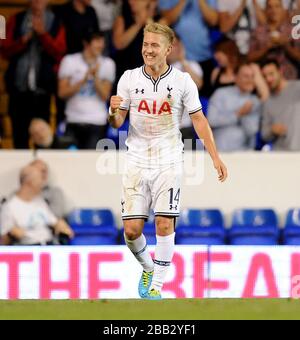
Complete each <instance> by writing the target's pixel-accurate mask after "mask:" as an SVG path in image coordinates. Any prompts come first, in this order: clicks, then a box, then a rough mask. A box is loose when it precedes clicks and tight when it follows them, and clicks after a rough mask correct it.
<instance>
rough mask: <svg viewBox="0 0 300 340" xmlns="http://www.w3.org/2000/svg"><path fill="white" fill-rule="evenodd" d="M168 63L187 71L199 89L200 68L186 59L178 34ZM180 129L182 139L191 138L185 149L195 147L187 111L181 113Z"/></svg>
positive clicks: (201, 82)
mask: <svg viewBox="0 0 300 340" xmlns="http://www.w3.org/2000/svg"><path fill="white" fill-rule="evenodd" d="M168 63H169V64H171V65H172V66H173V67H175V68H178V69H179V70H181V71H182V72H187V73H189V75H190V76H191V77H192V79H193V80H194V82H195V84H196V85H197V87H198V90H200V89H201V87H202V85H203V78H202V77H203V71H202V68H201V66H200V65H199V64H198V63H197V62H196V61H194V60H187V59H186V53H185V47H184V45H183V43H182V41H181V39H180V37H179V36H178V35H176V39H175V42H174V44H173V48H172V51H171V53H170V54H169V56H168ZM180 130H181V134H182V138H183V141H184V140H187V139H189V140H192V145H188V143H185V149H189V148H190V146H192V147H193V148H194V149H195V133H194V128H193V125H192V121H191V117H190V115H189V114H188V112H184V113H183V115H182V120H181V129H180Z"/></svg>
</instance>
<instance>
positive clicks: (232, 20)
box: [220, 0, 246, 33]
mask: <svg viewBox="0 0 300 340" xmlns="http://www.w3.org/2000/svg"><path fill="white" fill-rule="evenodd" d="M245 6H246V0H243V1H242V3H241V5H240V6H239V7H238V8H237V9H236V10H235V11H234V12H233V13H232V14H230V13H229V12H220V30H221V32H222V33H228V32H230V31H231V30H232V29H233V28H234V26H235V25H236V24H237V23H238V21H239V19H240V17H241V16H242V14H243V11H244V9H245Z"/></svg>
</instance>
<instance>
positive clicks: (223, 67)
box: [211, 38, 241, 92]
mask: <svg viewBox="0 0 300 340" xmlns="http://www.w3.org/2000/svg"><path fill="white" fill-rule="evenodd" d="M215 59H216V61H217V63H218V66H217V67H216V68H215V69H214V70H213V73H212V77H211V84H212V90H213V92H214V91H216V90H217V89H219V88H221V87H225V86H234V85H235V74H236V70H237V68H238V66H239V64H240V62H241V55H240V53H239V49H238V48H237V46H236V44H235V42H234V41H233V40H230V39H227V38H225V39H223V40H221V41H220V42H218V43H217V45H216V46H215Z"/></svg>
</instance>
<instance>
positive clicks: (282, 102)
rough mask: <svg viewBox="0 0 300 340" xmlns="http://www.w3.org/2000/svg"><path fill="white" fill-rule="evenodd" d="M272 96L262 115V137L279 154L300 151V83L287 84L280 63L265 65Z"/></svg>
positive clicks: (273, 62)
mask: <svg viewBox="0 0 300 340" xmlns="http://www.w3.org/2000/svg"><path fill="white" fill-rule="evenodd" d="M262 72H263V75H264V77H265V79H266V81H267V84H268V86H269V88H270V92H271V96H270V98H269V100H268V101H267V102H266V103H265V105H264V109H263V115H262V137H263V139H264V140H265V141H266V142H272V143H273V149H274V150H276V151H300V131H299V127H300V114H299V112H300V96H299V94H300V81H299V80H295V81H287V80H286V79H285V77H284V76H283V74H282V72H281V70H280V65H279V63H278V61H277V60H275V59H269V60H266V61H265V62H264V63H262Z"/></svg>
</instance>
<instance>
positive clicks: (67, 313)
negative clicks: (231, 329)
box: [0, 299, 300, 320]
mask: <svg viewBox="0 0 300 340" xmlns="http://www.w3.org/2000/svg"><path fill="white" fill-rule="evenodd" d="M299 311H300V301H298V300H290V299H281V300H279V299H278V300H270V299H252V300H241V299H208V300H200V299H177V300H174V299H169V300H168V299H166V300H162V301H146V300H51V301H50V300H47V301H41V300H17V301H4V300H2V301H0V319H1V320H19V319H22V320H32V319H33V320H41V319H42V320H47V319H48V320H49V319H50V320H82V319H85V320H206V319H208V320H215V319H222V320H232V319H250V320H251V319H252V320H253V319H262V320H266V319H268V320H270V319H272V320H273V319H275V320H278V319H279V320H280V319H288V320H291V319H295V320H299V319H300V313H299Z"/></svg>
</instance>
